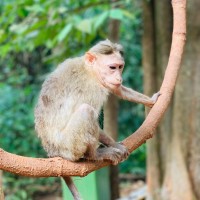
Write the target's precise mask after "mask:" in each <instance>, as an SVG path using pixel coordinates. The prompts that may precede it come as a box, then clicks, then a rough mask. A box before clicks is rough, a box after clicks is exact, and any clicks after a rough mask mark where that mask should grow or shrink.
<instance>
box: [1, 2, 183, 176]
mask: <svg viewBox="0 0 200 200" xmlns="http://www.w3.org/2000/svg"><path fill="white" fill-rule="evenodd" d="M172 5H173V12H174V27H173V38H172V46H171V52H170V57H169V62H168V65H167V69H166V72H165V76H164V80H163V83H162V86H161V88H160V92H161V96H160V97H159V99H158V101H157V102H156V104H155V105H154V106H153V108H152V109H151V111H150V112H149V114H148V116H147V118H146V120H145V121H144V123H143V124H142V126H141V127H140V128H139V129H138V130H137V131H136V132H135V133H133V134H132V135H130V136H129V137H128V138H126V139H125V140H124V141H123V144H124V145H125V146H126V147H127V148H128V149H129V151H130V152H132V151H133V150H135V149H136V148H138V147H139V146H140V145H142V144H143V143H144V142H145V141H146V140H147V139H149V138H151V137H153V132H154V130H155V129H156V127H157V126H158V124H159V122H160V121H161V119H162V117H163V115H164V113H165V111H166V109H167V107H168V105H169V103H170V100H171V97H172V94H173V91H174V88H175V84H176V80H177V76H178V72H179V69H180V64H181V58H182V54H183V48H184V44H185V40H186V12H185V9H186V0H172ZM109 164H110V163H109V162H89V161H88V162H70V161H67V160H64V159H62V158H58V157H56V158H48V159H42V158H29V157H23V156H18V155H14V154H11V153H8V152H6V151H4V150H3V149H0V169H2V170H4V171H7V172H11V173H14V174H17V175H21V176H29V177H49V176H54V177H55V176H86V175H87V174H88V173H90V172H92V171H94V170H97V169H100V168H102V167H104V166H107V165H109Z"/></svg>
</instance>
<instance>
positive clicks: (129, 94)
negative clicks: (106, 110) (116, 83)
mask: <svg viewBox="0 0 200 200" xmlns="http://www.w3.org/2000/svg"><path fill="white" fill-rule="evenodd" d="M115 94H116V95H117V96H118V97H119V98H121V99H124V100H128V101H131V102H136V103H142V104H144V105H145V106H148V107H152V106H153V105H154V103H155V102H156V101H157V99H158V97H159V96H160V92H157V93H155V94H154V95H153V96H152V97H151V98H150V97H148V96H146V95H144V94H141V93H139V92H136V91H135V90H133V89H131V88H127V87H125V86H123V85H122V86H121V87H120V88H119V90H118V91H116V92H115Z"/></svg>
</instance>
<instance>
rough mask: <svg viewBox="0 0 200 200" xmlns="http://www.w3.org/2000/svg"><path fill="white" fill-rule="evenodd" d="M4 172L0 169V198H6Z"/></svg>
mask: <svg viewBox="0 0 200 200" xmlns="http://www.w3.org/2000/svg"><path fill="white" fill-rule="evenodd" d="M2 176H3V173H2V171H1V170H0V200H4V193H3V177H2Z"/></svg>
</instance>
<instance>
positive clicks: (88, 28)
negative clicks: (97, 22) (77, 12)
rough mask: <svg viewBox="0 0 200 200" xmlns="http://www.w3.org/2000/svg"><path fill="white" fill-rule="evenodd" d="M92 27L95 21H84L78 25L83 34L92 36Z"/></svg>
mask: <svg viewBox="0 0 200 200" xmlns="http://www.w3.org/2000/svg"><path fill="white" fill-rule="evenodd" d="M92 26H93V19H84V20H82V21H80V22H79V23H78V24H77V25H76V28H77V29H78V30H80V31H82V32H85V33H89V34H91V33H92Z"/></svg>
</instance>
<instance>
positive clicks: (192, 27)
mask: <svg viewBox="0 0 200 200" xmlns="http://www.w3.org/2000/svg"><path fill="white" fill-rule="evenodd" d="M199 7H200V1H199V0H190V1H188V5H187V13H188V15H187V17H188V20H187V21H188V23H187V30H188V33H187V43H186V49H185V54H184V59H183V63H182V71H181V74H180V76H179V79H178V83H177V86H176V90H175V94H174V98H173V101H172V104H171V107H170V108H169V109H168V112H167V114H165V118H164V120H163V122H162V124H161V125H160V126H159V128H158V132H159V133H158V135H156V137H154V138H153V139H152V140H151V141H150V142H148V161H147V166H148V170H147V180H148V188H149V194H150V195H149V199H153V200H158V199H162V200H176V199H177V200H180V199H181V200H194V199H200V191H199V185H200V157H199V156H198V155H199V154H200V146H199V145H198V144H199V142H200V87H199V85H200V78H199V77H200V68H199V65H198V63H199V62H200V57H199V55H200V45H199V42H200V41H199V40H200V34H199V33H200V25H199V20H200V13H199V12H198V9H199ZM148 16H149V17H148ZM171 33H172V12H171V3H170V1H168V0H163V1H160V0H154V1H144V37H143V41H144V42H143V55H144V57H143V65H144V70H145V72H144V80H145V84H144V88H145V91H146V92H147V93H149V92H153V91H152V90H154V89H158V88H159V87H160V82H161V80H162V78H163V74H164V70H165V67H166V65H167V60H168V56H169V50H170V44H171ZM154 47H155V48H154ZM153 80H154V81H155V83H154V82H153ZM155 84H156V86H155ZM150 86H151V87H152V88H153V89H152V88H150Z"/></svg>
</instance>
